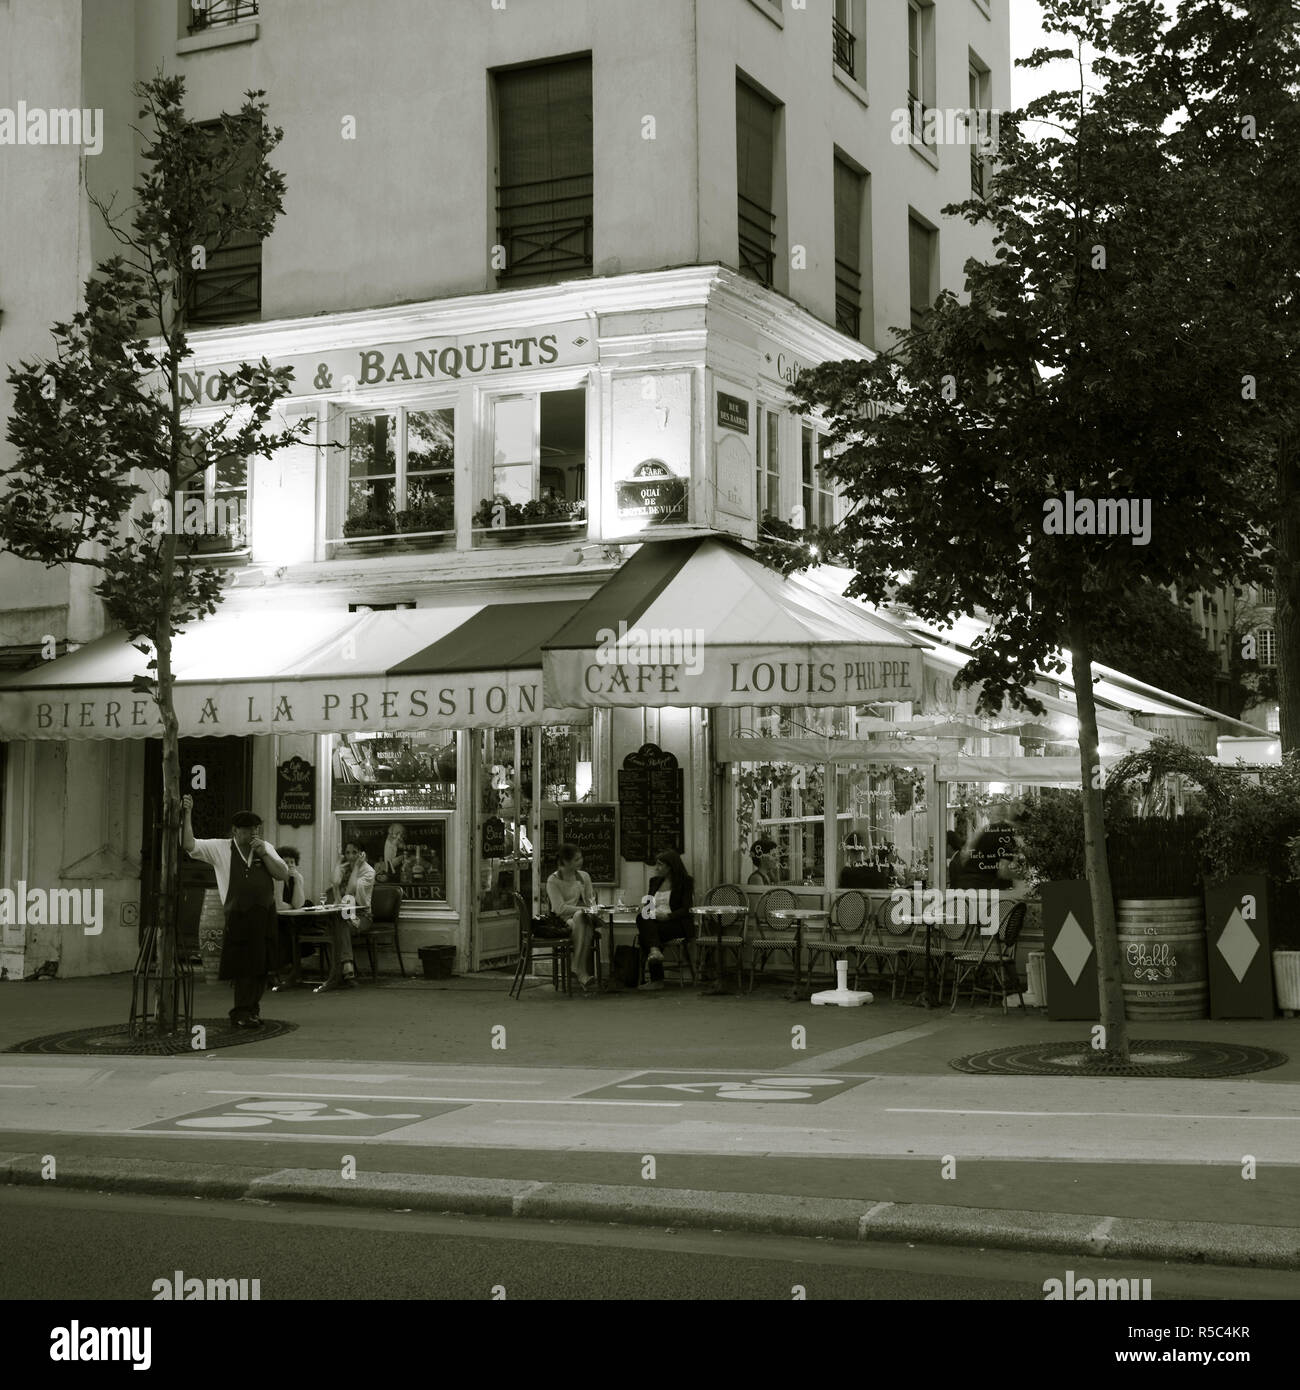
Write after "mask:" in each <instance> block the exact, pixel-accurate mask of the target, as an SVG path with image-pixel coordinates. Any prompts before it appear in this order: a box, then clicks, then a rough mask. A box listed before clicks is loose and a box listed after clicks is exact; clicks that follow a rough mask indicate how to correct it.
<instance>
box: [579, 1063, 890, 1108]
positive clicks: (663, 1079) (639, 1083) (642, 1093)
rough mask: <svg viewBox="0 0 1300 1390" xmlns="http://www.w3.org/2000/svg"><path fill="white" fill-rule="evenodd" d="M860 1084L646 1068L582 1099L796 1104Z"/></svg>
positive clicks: (856, 1081) (855, 1081)
mask: <svg viewBox="0 0 1300 1390" xmlns="http://www.w3.org/2000/svg"><path fill="white" fill-rule="evenodd" d="M860 1085H862V1078H861V1077H852V1078H846V1077H838V1076H796V1075H785V1076H782V1075H777V1076H772V1075H770V1074H768V1073H767V1072H752V1073H748V1074H740V1075H735V1076H718V1075H714V1076H709V1074H708V1073H707V1072H704V1073H700V1072H692V1071H644V1072H641V1073H640V1074H639V1075H636V1076H633V1077H630V1078H629V1079H628V1080H627V1081H616V1082H615V1083H614V1084H613V1085H612V1086H602V1087H600V1088H599V1090H595V1091H586V1092H584V1093H583V1095H582V1096H581V1097H579V1099H581V1100H633V1099H636V1100H676V1101H692V1100H698V1101H705V1102H706V1103H708V1104H710V1105H712V1104H714V1103H716V1102H717V1101H720V1100H728V1101H758V1102H759V1103H764V1102H768V1103H770V1102H773V1101H782V1102H788V1103H791V1104H794V1105H820V1104H821V1102H822V1101H824V1100H830V1099H831V1098H832V1097H833V1096H838V1095H843V1094H844V1092H845V1091H848V1090H851V1089H852V1088H853V1087H854V1086H860Z"/></svg>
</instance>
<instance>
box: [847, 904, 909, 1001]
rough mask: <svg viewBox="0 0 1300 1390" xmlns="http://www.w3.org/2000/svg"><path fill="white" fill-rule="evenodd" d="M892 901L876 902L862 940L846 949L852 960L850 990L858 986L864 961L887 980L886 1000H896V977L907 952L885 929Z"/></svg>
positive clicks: (863, 930) (868, 917)
mask: <svg viewBox="0 0 1300 1390" xmlns="http://www.w3.org/2000/svg"><path fill="white" fill-rule="evenodd" d="M893 905H894V904H893V900H892V899H891V898H886V899H885V900H884V901H883V902H880V903H877V904H876V907H875V911H873V912H872V911H869V913H868V916H867V921H866V925H865V926H864V927H863V929H862V939H861V941H858V942H856V943H855V944H853V945H850V947H849V956H850V957H851V958H852V959H853V961H854V970H853V988H854V989H857V987H858V978H859V976H860V975H861V973H862V971H863V968H864V966H865V965H866V964H867V962H868V961H869V962H871V964H872V966H873V968H874V973H876V974H878V975H880V976H881V977H882V978H883V977H884V976H886V975H887V976H888V977H889V997H890V998H891V999H895V998H897V997H898V975H899V971H900V969H901V968H902V966H903V964H904V963H905V960H906V951H905V948H904V946H903V944H902V943H901V941H900V939H899V938H898V937H897V936H895V935H894V934H893V933H892V932H891V931H889V930H888V929H887V928H888V922H887V919H888V917H889V913H890V910H891V909H892V908H893Z"/></svg>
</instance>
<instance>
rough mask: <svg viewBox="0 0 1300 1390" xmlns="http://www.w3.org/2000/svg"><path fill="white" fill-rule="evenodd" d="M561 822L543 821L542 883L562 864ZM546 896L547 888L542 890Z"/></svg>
mask: <svg viewBox="0 0 1300 1390" xmlns="http://www.w3.org/2000/svg"><path fill="white" fill-rule="evenodd" d="M559 850H560V823H559V821H557V820H549V819H548V820H544V821H543V822H542V883H543V884H545V882H546V880H547V879H548V878H550V876H551V875H552V874H553V873H554V872H555V871H556V869H557V868H559V866H560V855H559ZM542 896H543V898H544V897H545V896H546V893H545V890H543V892H542Z"/></svg>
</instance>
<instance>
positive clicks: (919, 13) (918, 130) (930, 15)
mask: <svg viewBox="0 0 1300 1390" xmlns="http://www.w3.org/2000/svg"><path fill="white" fill-rule="evenodd" d="M934 12H935V6H934V4H933V3H932V2H931V3H927V0H907V110H908V132H909V134H910V135H911V138H912V143H913V144H914V145H918V146H920V147H921V148H922V149H924V150H925V151H927V153H933V152H934V144H935V142H934V141H933V140H927V139H926V138H925V123H926V122H925V118H926V115H927V114H928V112H930V111H931V110H933V108H934V103H935V81H936V73H935V34H934V27H935V13H934ZM914 24H915V35H916V40H915V43H913V25H914ZM913 69H915V75H914V72H913Z"/></svg>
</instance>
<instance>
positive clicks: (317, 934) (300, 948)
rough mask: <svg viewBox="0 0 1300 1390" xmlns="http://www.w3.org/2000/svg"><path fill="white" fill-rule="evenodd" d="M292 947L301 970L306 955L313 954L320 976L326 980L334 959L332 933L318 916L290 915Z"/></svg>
mask: <svg viewBox="0 0 1300 1390" xmlns="http://www.w3.org/2000/svg"><path fill="white" fill-rule="evenodd" d="M289 920H290V921H291V922H292V923H293V949H294V954H295V955H296V956H297V959H298V968H299V970H300V971H301V969H302V965H303V961H304V959H305V958H306V957H308V956H310V955H312V954H315V955H316V956H317V959H318V961H319V965H320V978H321V979H322V980H328V979H329V976H330V969H331V966H332V963H333V959H334V933H333V932H332V931H331V930H330V928H329V927H327V926H325V925H323V924H322V922H321V920H320V918H319V917H316V918H312V917H291V918H290V919H289Z"/></svg>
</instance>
